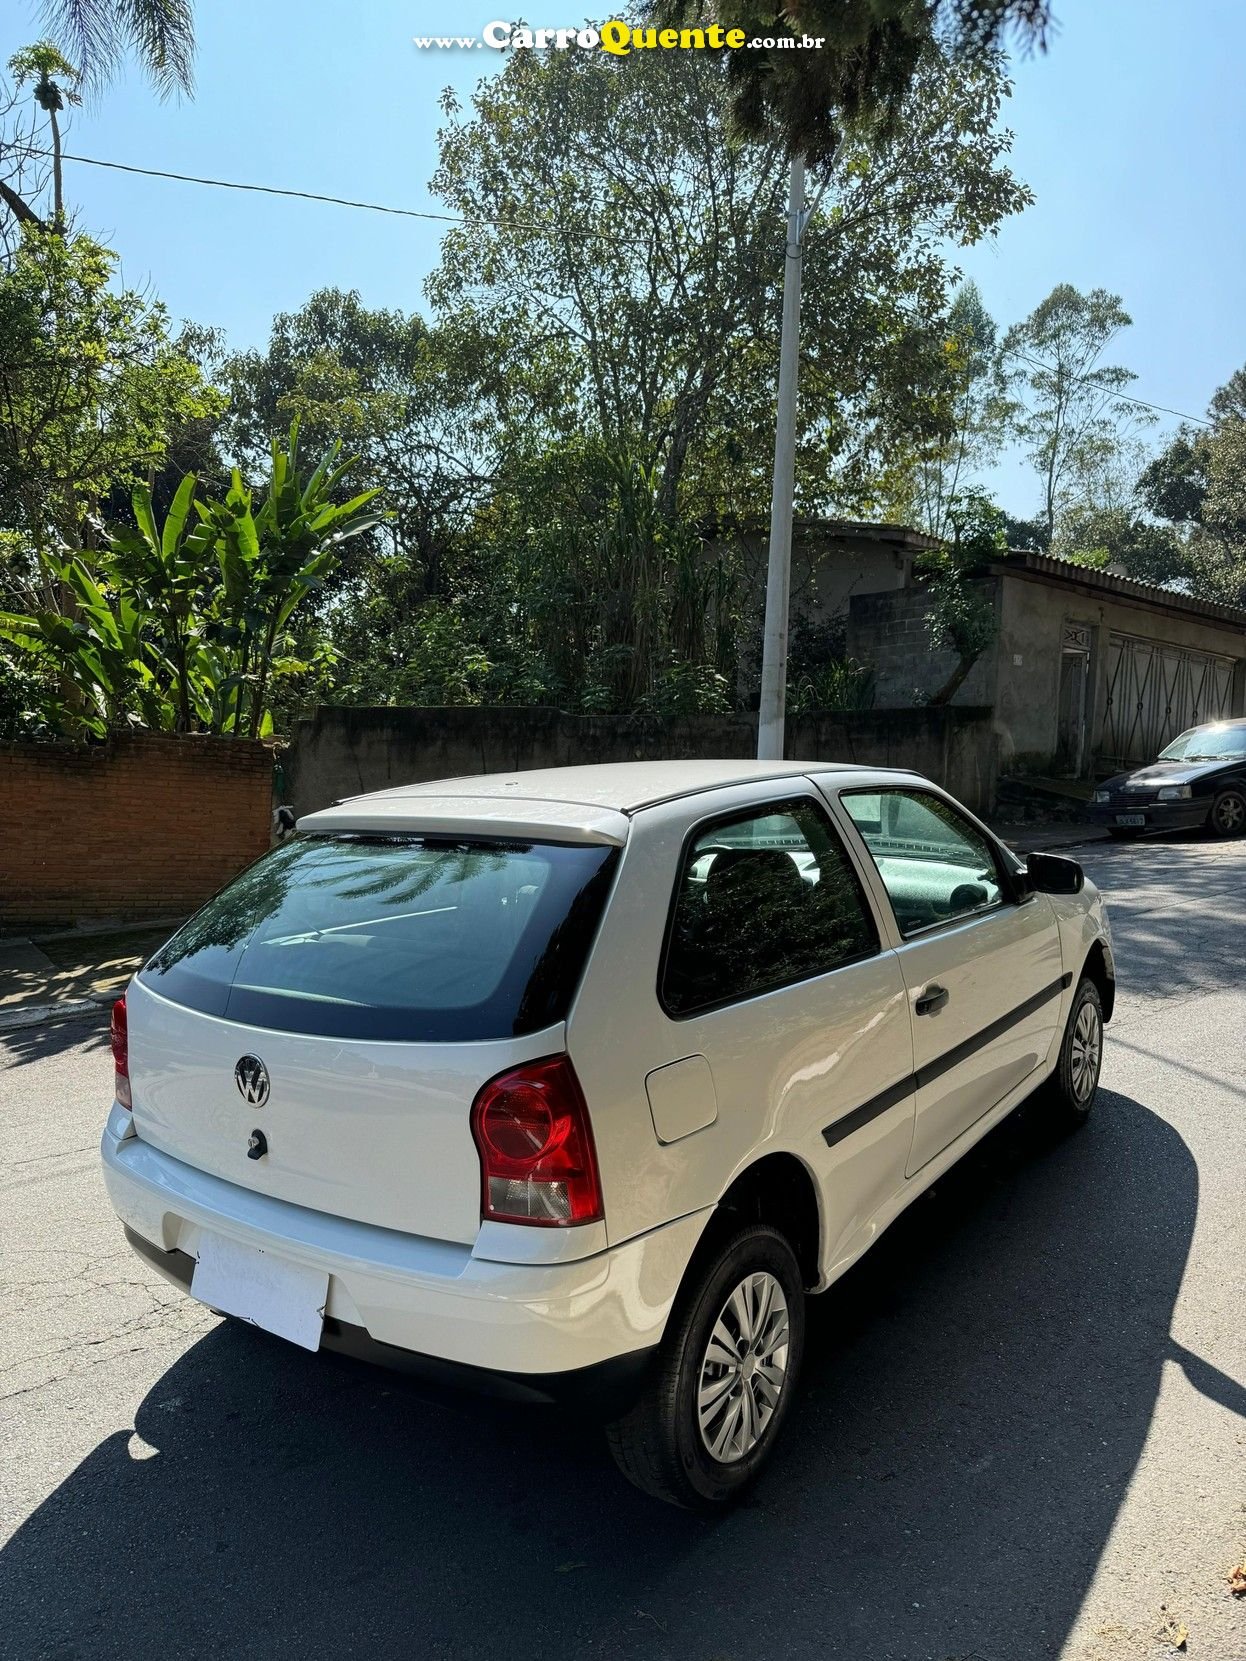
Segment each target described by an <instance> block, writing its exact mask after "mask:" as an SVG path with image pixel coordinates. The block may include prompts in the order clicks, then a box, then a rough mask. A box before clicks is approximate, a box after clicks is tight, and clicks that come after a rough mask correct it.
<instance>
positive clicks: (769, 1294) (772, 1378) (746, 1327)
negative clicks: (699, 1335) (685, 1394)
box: [697, 1270, 790, 1465]
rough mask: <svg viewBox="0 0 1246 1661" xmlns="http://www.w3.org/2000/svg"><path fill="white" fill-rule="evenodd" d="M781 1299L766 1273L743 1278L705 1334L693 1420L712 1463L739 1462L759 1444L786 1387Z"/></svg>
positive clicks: (784, 1319) (785, 1335)
mask: <svg viewBox="0 0 1246 1661" xmlns="http://www.w3.org/2000/svg"><path fill="white" fill-rule="evenodd" d="M789 1330H790V1324H789V1320H788V1308H787V1299H786V1298H785V1297H784V1295H783V1288H782V1286H780V1284H779V1282H778V1281H777V1280H776V1278H775V1277H774V1275H772V1274H770V1273H769V1272H768V1271H766V1270H761V1271H760V1272H758V1273H756V1274H751V1275H746V1276H745V1278H744V1279H743V1280H742V1281H741V1282H740V1283H739V1285H738V1286H737V1287H736V1288H735V1290H734V1291H733V1292H732V1293H731V1295H730V1296H729V1297H728V1299H727V1301H726V1303H724V1305H723V1306H722V1309H721V1311H720V1312H719V1316H718V1319H717V1320H716V1321H715V1322H714V1325H713V1328H712V1330H711V1332H710V1336H709V1342H708V1344H707V1345H706V1348H705V1354H704V1356H703V1357H702V1360H701V1370H700V1375H699V1377H698V1380H697V1421H698V1424H699V1426H700V1431H701V1440H702V1442H703V1443H704V1445H705V1448H706V1451H707V1452H708V1453H709V1455H710V1457H711V1458H712V1459H717V1460H718V1461H720V1463H722V1464H725V1465H731V1464H735V1463H736V1461H737V1460H740V1459H743V1458H744V1457H745V1455H746V1454H749V1453H751V1452H752V1450H753V1449H754V1448H755V1447H756V1446H757V1444H758V1443H759V1442H760V1441H761V1439H762V1437H763V1436H764V1435H765V1433H766V1427H767V1425H768V1424H769V1423H770V1421H771V1419H772V1418H773V1417H774V1414H775V1410H776V1408H777V1407H778V1405H779V1399H780V1397H781V1396H782V1394H783V1388H784V1385H785V1384H786V1382H787V1362H788V1343H789Z"/></svg>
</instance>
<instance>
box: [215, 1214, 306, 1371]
mask: <svg viewBox="0 0 1246 1661" xmlns="http://www.w3.org/2000/svg"><path fill="white" fill-rule="evenodd" d="M190 1292H191V1296H192V1297H195V1298H198V1299H199V1301H200V1302H201V1303H206V1304H210V1305H211V1306H212V1308H213V1309H220V1310H223V1311H224V1313H225V1314H226V1315H238V1316H241V1318H242V1319H243V1320H244V1321H254V1323H255V1325H256V1326H258V1327H263V1328H264V1330H265V1332H274V1333H276V1335H277V1337H278V1338H288V1339H289V1340H290V1342H291V1343H292V1344H301V1345H302V1346H303V1348H304V1349H305V1350H316V1349H319V1348H320V1330H321V1327H322V1326H323V1325H324V1306H325V1300H326V1299H327V1298H328V1295H329V1276H328V1272H327V1271H326V1270H324V1269H308V1268H305V1267H304V1266H303V1264H301V1263H290V1262H287V1260H286V1259H285V1258H283V1257H274V1256H273V1254H272V1253H271V1252H266V1251H264V1250H262V1248H261V1247H259V1246H246V1245H242V1244H241V1243H240V1242H239V1241H237V1240H227V1239H226V1238H225V1237H224V1236H223V1235H220V1234H209V1233H208V1232H207V1230H206V1229H205V1230H204V1232H203V1233H202V1234H201V1235H200V1236H199V1261H198V1262H197V1263H196V1264H195V1272H194V1274H193V1275H192V1277H191V1282H190Z"/></svg>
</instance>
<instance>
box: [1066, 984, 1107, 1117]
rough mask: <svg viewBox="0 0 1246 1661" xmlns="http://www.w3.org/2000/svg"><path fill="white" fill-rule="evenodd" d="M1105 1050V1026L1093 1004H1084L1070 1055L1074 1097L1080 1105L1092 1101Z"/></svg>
mask: <svg viewBox="0 0 1246 1661" xmlns="http://www.w3.org/2000/svg"><path fill="white" fill-rule="evenodd" d="M1102 1049H1103V1025H1102V1023H1101V1021H1100V1019H1099V1011H1098V1010H1097V1009H1096V1008H1095V1006H1094V1004H1093V1003H1084V1004H1083V1005H1082V1007H1081V1009H1080V1010H1079V1011H1078V1014H1077V1021H1076V1024H1075V1025H1074V1027H1073V1044H1072V1051H1071V1054H1070V1057H1069V1059H1070V1062H1071V1069H1070V1070H1071V1072H1072V1075H1073V1095H1074V1096H1075V1098H1076V1099H1077V1101H1078V1103H1079V1105H1080V1104H1082V1103H1085V1102H1087V1101H1089V1100H1090V1097H1091V1096H1092V1095H1093V1094H1094V1089H1095V1085H1096V1084H1097V1083H1098V1082H1099V1056H1100V1052H1101V1051H1102Z"/></svg>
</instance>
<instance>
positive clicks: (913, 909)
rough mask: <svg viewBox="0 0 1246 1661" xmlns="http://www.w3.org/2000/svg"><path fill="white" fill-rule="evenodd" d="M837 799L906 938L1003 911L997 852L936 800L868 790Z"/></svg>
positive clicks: (909, 792) (907, 792)
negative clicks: (875, 872)
mask: <svg viewBox="0 0 1246 1661" xmlns="http://www.w3.org/2000/svg"><path fill="white" fill-rule="evenodd" d="M840 800H841V801H842V802H843V804H844V807H845V808H846V809H847V811H848V814H849V816H850V817H851V819H852V822H853V823H854V824H855V825H856V827H857V829H858V830H859V831H860V833H861V839H862V841H863V842H864V843H865V845H866V847H867V848H868V849H869V852H870V857H871V858H872V859H873V861H874V864H875V865H876V866H877V867H878V874H879V876H880V877H881V878H882V880H883V886H884V887H885V888H886V890H887V894H888V897H889V898H890V900H891V905H892V910H893V911H894V912H895V914H896V922H897V923H898V924H899V926H900V932H901V933H902V934H905V935H910V934H916V933H918V932H919V931H920V930H921V929H927V928H932V927H934V926H936V925H938V924H940V923H947V922H954V921H956V920H957V919H959V918H962V917H973V916H976V915H977V914H978V913H980V912H986V911H992V910H994V909H995V908H996V907H998V906H1001V905H1003V904H1004V901H1005V898H1006V896H1005V894H1004V890H1003V886H1002V882H1001V877H1000V872H999V866H998V864H997V862H996V856H995V851H994V849H993V848H992V847H991V845H990V843H989V842H988V841H987V839H986V838H985V837H984V836H983V835H982V833H981V832H980V831H978V830H976V829H975V828H974V826H973V825H971V824H970V823H969V821H968V820H967V819H965V818H963V817H962V815H961V814H959V813H958V812H957V811H956V809H955V808H953V807H951V806H949V804H948V803H947V802H945V801H943V800H941V799H940V798H939V797H938V796H931V795H928V794H927V793H926V792H925V791H920V790H869V791H845V792H844V794H843V795H842V796H841V798H840Z"/></svg>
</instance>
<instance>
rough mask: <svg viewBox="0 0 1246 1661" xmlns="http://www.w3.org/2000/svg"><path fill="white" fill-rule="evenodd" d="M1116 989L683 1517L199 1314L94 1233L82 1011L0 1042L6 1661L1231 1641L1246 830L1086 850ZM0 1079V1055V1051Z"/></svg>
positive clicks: (819, 1306) (716, 1655)
mask: <svg viewBox="0 0 1246 1661" xmlns="http://www.w3.org/2000/svg"><path fill="white" fill-rule="evenodd" d="M1086 862H1087V864H1088V866H1089V867H1090V869H1091V872H1092V875H1094V877H1095V878H1096V880H1099V881H1100V882H1101V883H1102V885H1103V887H1104V888H1105V889H1106V891H1107V892H1108V894H1109V895H1110V897H1111V901H1112V913H1113V919H1114V923H1115V928H1116V933H1117V945H1118V952H1119V956H1120V972H1121V976H1122V986H1121V996H1120V1001H1119V1006H1118V1013H1117V1019H1116V1021H1115V1023H1114V1024H1113V1027H1112V1029H1111V1040H1110V1043H1109V1047H1108V1051H1107V1060H1106V1067H1105V1073H1104V1084H1105V1090H1104V1094H1103V1097H1102V1099H1101V1101H1100V1104H1099V1107H1098V1109H1097V1112H1096V1115H1095V1118H1094V1120H1093V1121H1092V1123H1091V1125H1090V1126H1089V1127H1088V1128H1087V1129H1086V1130H1085V1131H1084V1132H1083V1133H1081V1134H1080V1135H1078V1136H1075V1137H1073V1138H1072V1139H1070V1140H1067V1141H1052V1140H1051V1138H1050V1137H1049V1136H1048V1135H1047V1134H1046V1133H1045V1131H1044V1127H1043V1125H1042V1122H1041V1117H1040V1115H1039V1114H1038V1113H1036V1112H1035V1111H1034V1110H1032V1109H1031V1110H1030V1111H1029V1112H1026V1111H1023V1112H1022V1113H1021V1114H1019V1115H1017V1116H1014V1118H1013V1120H1011V1121H1010V1122H1009V1123H1008V1124H1007V1125H1005V1126H1003V1127H1001V1129H1000V1130H999V1131H997V1132H995V1133H994V1134H993V1135H992V1136H991V1137H990V1138H988V1140H987V1141H986V1142H985V1143H983V1144H982V1145H981V1147H980V1148H979V1149H978V1150H977V1151H976V1152H975V1153H974V1154H973V1155H972V1156H971V1157H970V1158H969V1160H967V1161H966V1162H965V1164H964V1165H963V1167H962V1168H961V1169H960V1170H959V1171H958V1172H957V1173H955V1174H954V1175H953V1176H951V1177H950V1178H948V1179H945V1180H944V1181H943V1182H942V1183H940V1184H939V1186H938V1191H937V1192H936V1193H935V1194H933V1195H931V1196H929V1197H928V1198H926V1199H923V1200H922V1201H919V1202H918V1203H917V1204H916V1205H915V1206H914V1207H913V1208H912V1209H911V1210H910V1211H909V1213H908V1214H906V1216H905V1217H904V1218H903V1219H902V1220H901V1222H900V1223H898V1224H897V1225H896V1226H895V1228H893V1229H892V1230H891V1232H890V1233H889V1234H888V1235H887V1236H886V1237H885V1239H884V1240H883V1242H882V1243H881V1244H880V1245H879V1246H878V1247H877V1248H876V1249H875V1250H874V1251H873V1252H872V1253H871V1254H869V1256H868V1258H867V1259H866V1260H865V1261H864V1262H863V1263H862V1264H861V1265H860V1266H859V1267H858V1268H857V1269H856V1270H854V1271H853V1272H852V1274H851V1275H849V1276H848V1277H847V1278H846V1279H845V1281H843V1282H842V1283H841V1284H840V1285H839V1286H838V1287H837V1288H835V1289H834V1290H833V1291H832V1292H831V1293H829V1294H828V1295H827V1296H826V1297H825V1298H822V1299H820V1300H818V1301H817V1302H816V1303H815V1305H814V1306H813V1323H812V1324H813V1333H812V1341H811V1344H810V1351H809V1355H808V1360H807V1367H806V1379H805V1391H804V1396H803V1401H802V1404H801V1406H800V1409H799V1411H798V1412H797V1413H796V1414H795V1415H794V1417H793V1419H792V1421H791V1425H790V1429H789V1431H788V1434H787V1438H786V1444H785V1446H784V1448H783V1449H782V1451H781V1453H780V1455H779V1456H778V1458H777V1460H776V1462H775V1464H774V1466H773V1468H772V1470H771V1472H770V1473H769V1474H768V1475H767V1477H766V1478H765V1480H764V1481H763V1482H762V1484H761V1485H760V1486H759V1488H758V1489H757V1490H756V1493H755V1495H754V1497H753V1498H752V1500H751V1501H750V1503H748V1504H747V1505H746V1506H744V1507H743V1508H741V1509H740V1510H738V1511H737V1512H735V1513H734V1514H732V1515H730V1516H728V1517H726V1518H724V1519H721V1520H716V1521H712V1522H706V1521H703V1520H700V1519H697V1518H693V1517H690V1516H687V1515H683V1514H681V1513H678V1512H675V1511H671V1510H668V1509H665V1508H663V1507H660V1506H655V1505H653V1504H651V1503H650V1502H648V1501H646V1500H644V1499H643V1498H642V1497H641V1496H640V1495H638V1494H636V1493H633V1492H632V1490H631V1489H629V1488H628V1487H627V1486H626V1485H625V1484H624V1483H623V1482H622V1480H621V1479H620V1478H618V1477H617V1476H616V1475H615V1473H614V1470H613V1467H612V1466H611V1465H610V1464H609V1461H608V1459H607V1458H606V1456H605V1455H604V1453H603V1452H602V1451H601V1449H600V1446H599V1444H598V1441H597V1439H596V1437H595V1436H594V1435H593V1434H592V1433H591V1432H589V1431H587V1430H584V1429H581V1428H579V1427H577V1426H575V1425H574V1424H568V1423H566V1422H565V1421H563V1420H561V1419H560V1418H559V1417H558V1416H557V1415H555V1414H554V1413H553V1412H552V1411H551V1412H536V1411H527V1412H519V1411H513V1410H507V1411H502V1410H499V1409H488V1408H485V1407H482V1406H481V1405H480V1404H477V1403H475V1402H462V1403H457V1404H456V1403H452V1404H448V1405H447V1404H446V1403H445V1402H441V1401H435V1400H431V1399H429V1398H428V1397H426V1396H424V1395H422V1394H420V1393H419V1392H418V1391H417V1389H415V1388H414V1387H413V1386H411V1385H410V1384H409V1383H407V1382H406V1381H403V1380H401V1379H397V1378H394V1377H391V1376H389V1375H386V1374H383V1373H379V1372H374V1371H369V1370H367V1369H364V1368H362V1367H359V1366H356V1365H354V1364H351V1363H348V1362H346V1361H343V1360H339V1359H336V1358H331V1357H326V1358H316V1357H311V1356H307V1355H305V1354H303V1353H302V1352H300V1351H298V1350H295V1349H293V1348H289V1347H286V1346H283V1345H281V1344H280V1343H279V1342H277V1341H276V1340H269V1339H266V1338H265V1337H263V1336H262V1335H260V1334H256V1333H252V1332H249V1331H246V1330H239V1329H237V1328H235V1327H233V1326H231V1325H225V1324H222V1323H221V1322H219V1321H217V1320H216V1319H215V1318H214V1317H212V1316H211V1315H209V1314H207V1313H206V1312H204V1311H201V1310H199V1309H198V1308H197V1307H196V1306H195V1305H193V1304H191V1303H189V1302H188V1301H187V1300H185V1299H182V1298H181V1297H179V1296H178V1295H177V1294H176V1293H174V1291H173V1290H172V1289H171V1288H169V1287H167V1286H165V1285H164V1283H163V1282H161V1281H159V1280H158V1279H156V1278H154V1277H153V1276H151V1275H149V1274H148V1273H147V1272H146V1271H145V1270H144V1268H143V1267H142V1265H140V1264H139V1263H138V1262H137V1261H136V1260H135V1259H134V1258H132V1257H131V1256H130V1254H129V1253H128V1251H127V1250H126V1249H125V1248H124V1246H123V1245H122V1242H121V1238H120V1232H119V1230H118V1229H117V1227H116V1226H115V1225H114V1223H113V1221H112V1218H111V1216H110V1214H109V1212H108V1210H107V1206H106V1202H105V1199H104V1193H103V1188H102V1185H101V1183H100V1179H99V1176H98V1173H97V1169H96V1154H95V1143H96V1139H97V1135H98V1130H99V1125H100V1121H101V1116H102V1113H103V1109H104V1102H105V1098H106V1097H107V1095H108V1093H109V1059H108V1053H107V1045H106V1034H105V1029H104V1023H103V1021H102V1019H93V1020H91V1021H89V1022H72V1023H67V1024H64V1025H61V1026H60V1027H44V1028H39V1029H33V1030H29V1031H25V1032H18V1033H14V1034H12V1035H11V1036H10V1037H9V1039H8V1042H7V1048H5V1049H4V1050H3V1051H0V1054H3V1056H4V1058H5V1061H6V1062H7V1070H5V1071H2V1072H0V1129H2V1133H3V1138H4V1151H5V1174H4V1181H5V1192H4V1198H3V1210H2V1212H0V1229H2V1230H3V1239H2V1242H0V1244H2V1249H3V1270H2V1273H3V1291H2V1297H3V1323H2V1324H0V1350H2V1351H3V1354H2V1356H0V1369H2V1370H0V1391H2V1392H3V1394H4V1398H5V1399H4V1400H3V1403H2V1405H0V1412H3V1415H4V1418H3V1446H2V1447H0V1457H2V1460H3V1465H2V1468H3V1472H4V1477H3V1482H2V1484H0V1488H2V1503H3V1507H4V1517H3V1523H4V1533H5V1538H6V1539H7V1540H8V1544H7V1546H6V1547H5V1550H4V1552H3V1555H2V1556H0V1610H3V1612H4V1613H3V1618H2V1620H0V1651H2V1652H3V1653H4V1654H6V1655H9V1654H11V1655H13V1656H14V1657H21V1658H22V1661H36V1658H37V1657H56V1658H58V1661H67V1658H70V1657H74V1658H81V1661H86V1658H88V1657H90V1658H94V1657H102V1656H118V1657H121V1656H124V1657H126V1658H127V1661H148V1658H151V1661H156V1658H157V1657H159V1658H160V1661H164V1658H165V1657H168V1656H170V1655H172V1656H175V1657H177V1658H179V1661H184V1658H190V1657H199V1656H204V1657H207V1656H218V1655H219V1656H229V1657H231V1658H232V1661H241V1658H244V1657H268V1656H281V1655H289V1656H292V1657H299V1658H319V1657H330V1656H332V1657H338V1656H341V1655H345V1654H349V1653H357V1654H358V1655H360V1656H366V1657H368V1658H369V1661H371V1658H381V1657H386V1658H388V1657H404V1658H405V1657H421V1658H423V1657H433V1656H445V1657H456V1658H457V1657H476V1656H479V1657H490V1658H497V1657H538V1656H539V1657H543V1658H544V1657H550V1656H566V1657H581V1656H599V1657H603V1658H606V1661H616V1658H617V1661H626V1658H630V1657H645V1658H650V1657H652V1658H665V1657H671V1658H678V1661H745V1658H748V1661H753V1658H754V1657H757V1656H761V1655H765V1656H771V1657H810V1658H813V1657H818V1658H824V1657H839V1656H843V1657H854V1658H863V1661H888V1658H903V1661H926V1658H931V1661H947V1658H951V1657H970V1656H972V1657H976V1658H978V1661H1045V1658H1048V1657H1052V1658H1054V1657H1064V1658H1074V1657H1076V1658H1077V1661H1092V1658H1093V1661H1125V1658H1127V1657H1128V1658H1130V1661H1134V1658H1137V1657H1145V1656H1149V1655H1152V1654H1155V1655H1162V1654H1163V1653H1164V1645H1163V1643H1162V1642H1161V1640H1160V1639H1158V1638H1157V1637H1156V1636H1155V1633H1156V1632H1157V1630H1158V1629H1159V1628H1160V1627H1161V1625H1162V1623H1163V1622H1165V1621H1166V1620H1169V1619H1171V1620H1172V1621H1173V1622H1174V1623H1176V1625H1175V1626H1174V1628H1173V1629H1172V1630H1173V1632H1174V1635H1178V1634H1177V1631H1176V1628H1177V1627H1179V1626H1182V1625H1183V1626H1185V1627H1187V1628H1188V1632H1189V1654H1190V1655H1191V1656H1192V1657H1194V1656H1197V1657H1200V1658H1207V1661H1242V1658H1243V1657H1244V1656H1246V1602H1235V1601H1234V1599H1233V1598H1232V1597H1231V1596H1230V1594H1229V1591H1228V1589H1227V1585H1226V1579H1227V1576H1228V1574H1229V1571H1230V1570H1231V1568H1232V1567H1233V1565H1234V1564H1235V1563H1236V1562H1237V1561H1239V1560H1240V1559H1241V1558H1242V1557H1244V1556H1246V1507H1244V1505H1243V1502H1244V1501H1246V1480H1244V1479H1246V1388H1244V1387H1243V1381H1244V1380H1246V1296H1244V1293H1246V1286H1244V1283H1243V1237H1244V1228H1243V1224H1244V1213H1246V1060H1244V1058H1246V966H1244V962H1246V954H1244V951H1243V947H1244V945H1246V845H1242V844H1238V845H1237V846H1232V845H1224V844H1214V843H1208V842H1203V841H1200V840H1197V839H1191V840H1189V841H1184V842H1169V843H1153V844H1141V845H1131V846H1124V847H1098V848H1095V849H1092V850H1087V855H1086ZM0 1064H3V1063H0Z"/></svg>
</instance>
